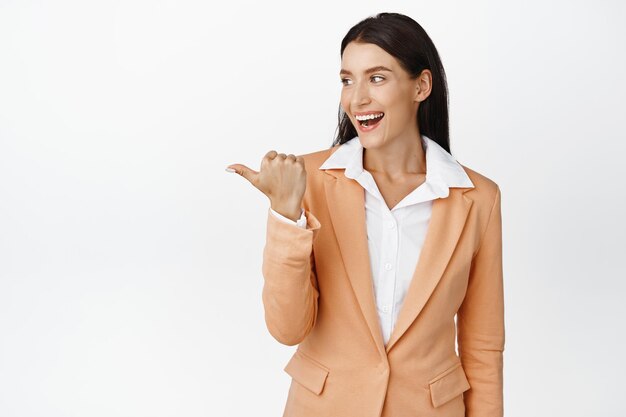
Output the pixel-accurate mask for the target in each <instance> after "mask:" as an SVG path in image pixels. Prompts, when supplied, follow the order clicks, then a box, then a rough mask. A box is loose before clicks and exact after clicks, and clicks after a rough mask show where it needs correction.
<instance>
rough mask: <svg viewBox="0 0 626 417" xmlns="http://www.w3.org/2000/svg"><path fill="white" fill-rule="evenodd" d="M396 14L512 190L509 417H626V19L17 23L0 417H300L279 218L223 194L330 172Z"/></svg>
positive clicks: (394, 6) (215, 14)
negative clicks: (264, 170)
mask: <svg viewBox="0 0 626 417" xmlns="http://www.w3.org/2000/svg"><path fill="white" fill-rule="evenodd" d="M381 11H395V12H400V13H404V14H407V15H409V16H411V17H413V18H414V19H415V20H417V21H418V22H419V23H420V24H421V25H422V26H423V27H424V28H425V29H426V31H427V32H428V34H429V35H430V36H431V38H432V39H433V41H434V43H435V45H436V46H437V48H438V50H439V53H440V55H441V58H442V60H443V64H444V67H445V69H446V72H447V76H448V85H449V90H450V120H451V144H452V152H453V155H455V157H456V158H457V159H458V160H459V162H461V163H463V164H464V165H467V166H469V167H470V168H473V169H475V170H476V171H478V172H480V173H482V174H484V175H486V176H488V177H489V178H491V179H493V180H494V181H496V182H497V183H498V184H499V185H500V188H501V190H502V210H503V222H504V224H503V230H504V232H503V233H504V262H505V265H504V268H505V291H506V304H505V309H506V346H505V353H504V358H505V410H506V416H508V417H522V416H524V417H526V416H534V417H543V416H546V417H548V416H550V417H552V416H556V415H559V416H568V417H579V416H580V417H587V416H603V417H609V416H623V415H624V414H625V413H626V405H624V402H623V399H622V397H621V390H620V388H621V387H622V386H623V381H622V379H623V378H622V374H623V372H624V370H626V369H625V368H626V367H625V362H626V360H625V359H624V355H623V345H624V341H625V337H624V330H625V329H624V324H623V317H624V315H626V303H624V301H623V297H624V293H625V289H626V284H625V278H626V273H625V272H626V271H625V270H626V268H625V267H624V255H623V253H624V249H625V245H624V236H625V235H626V222H625V221H624V217H623V213H624V212H626V203H625V201H624V193H623V191H624V184H623V180H622V179H623V178H624V176H625V175H626V170H625V168H624V164H623V163H622V162H623V155H624V151H625V145H624V143H625V140H626V135H625V133H624V130H623V127H622V124H621V121H622V119H623V113H624V104H623V100H624V96H625V93H626V81H625V80H624V77H623V75H624V74H625V73H626V58H625V54H624V50H625V48H624V43H625V42H624V41H625V40H626V27H625V26H624V25H623V20H624V17H625V16H626V13H625V12H626V6H625V5H624V3H623V2H619V1H608V0H597V1H593V2H592V1H584V2H583V1H564V0H563V1H538V0H526V1H484V0H482V1H476V2H463V1H439V2H434V1H428V2H427V1H413V2H399V1H388V2H384V3H382V2H373V1H348V0H346V1H342V2H332V3H330V2H328V3H316V4H311V5H303V4H296V3H294V2H286V1H285V2H252V1H249V2H239V1H231V2H225V3H223V4H216V3H211V2H206V1H188V0H177V1H137V0H134V1H117V2H116V1H68V0H56V1H49V2H46V1H25V0H20V1H17V0H16V1H10V0H0V415H1V416H7V417H26V416H28V417H31V416H32V417H34V416H45V417H66V416H89V417H117V416H120V417H121V416H129V417H131V416H132V417H144V416H145V417H165V416H186V417H195V416H242V415H255V416H268V417H269V416H278V415H280V414H281V412H282V409H283V406H284V401H285V399H286V396H287V390H288V387H289V383H290V378H289V376H288V375H287V374H286V373H284V372H283V367H284V366H285V364H286V362H287V360H288V359H289V357H290V356H291V354H292V352H293V351H294V349H295V347H289V346H283V345H280V344H279V343H278V342H276V341H275V340H274V339H273V338H272V337H271V336H270V335H269V333H268V332H267V330H266V328H265V323H264V319H263V308H262V303H261V288H262V284H263V279H262V275H261V260H262V250H263V245H264V240H265V227H266V219H267V209H268V207H269V201H268V200H267V198H266V197H265V196H263V195H262V194H261V193H260V192H259V191H258V190H256V189H254V188H253V187H252V186H251V185H250V184H248V183H247V182H246V181H245V180H244V179H243V178H241V177H238V176H237V175H236V174H229V173H227V172H225V171H224V168H225V167H226V166H227V165H228V164H231V163H243V164H246V165H248V166H250V167H251V168H254V169H258V167H259V163H260V161H261V158H262V157H263V155H264V154H265V153H266V152H267V151H268V150H270V149H275V150H277V151H279V152H285V153H294V154H303V153H308V152H313V151H317V150H321V149H324V148H327V147H329V146H330V145H331V142H332V139H333V136H334V134H335V127H336V122H337V109H338V103H339V95H340V88H341V85H340V82H339V76H338V72H339V67H340V58H339V47H340V42H341V39H342V38H343V36H344V35H345V33H346V32H347V31H348V29H349V28H350V27H351V26H352V25H354V24H356V23H357V22H358V21H359V20H361V19H363V18H365V17H367V16H370V15H373V14H375V13H377V12H381Z"/></svg>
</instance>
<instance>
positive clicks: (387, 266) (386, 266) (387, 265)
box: [385, 262, 391, 271]
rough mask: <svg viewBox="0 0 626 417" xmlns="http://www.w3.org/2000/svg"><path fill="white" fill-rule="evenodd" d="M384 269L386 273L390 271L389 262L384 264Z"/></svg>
mask: <svg viewBox="0 0 626 417" xmlns="http://www.w3.org/2000/svg"><path fill="white" fill-rule="evenodd" d="M385 269H386V270H387V271H389V270H390V269H391V264H390V263H389V262H387V263H386V264H385Z"/></svg>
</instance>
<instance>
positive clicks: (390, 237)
mask: <svg viewBox="0 0 626 417" xmlns="http://www.w3.org/2000/svg"><path fill="white" fill-rule="evenodd" d="M381 205H382V207H381V212H382V213H383V221H382V225H381V226H382V233H381V235H382V244H381V246H380V247H381V254H380V256H381V263H380V275H379V276H380V277H381V286H380V294H379V296H380V302H379V309H380V313H381V314H382V318H383V321H384V326H383V328H384V338H385V342H387V341H388V340H389V338H390V337H391V332H392V330H393V325H394V323H393V317H394V313H395V312H394V308H395V304H396V303H395V301H394V299H395V289H396V280H397V270H398V268H397V265H398V224H397V221H396V218H395V217H394V215H393V213H392V212H391V211H390V210H389V208H388V207H387V204H386V203H385V202H384V201H381Z"/></svg>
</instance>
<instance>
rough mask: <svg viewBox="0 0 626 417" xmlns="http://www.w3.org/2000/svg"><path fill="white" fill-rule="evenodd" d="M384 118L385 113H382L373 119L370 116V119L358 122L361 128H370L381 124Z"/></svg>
mask: <svg viewBox="0 0 626 417" xmlns="http://www.w3.org/2000/svg"><path fill="white" fill-rule="evenodd" d="M383 117H385V113H380V114H378V115H376V116H374V117H373V118H372V116H368V118H367V119H365V120H359V119H357V121H358V122H359V124H360V125H361V126H363V127H369V126H374V125H376V124H377V123H378V122H380V121H381V120H382V119H383Z"/></svg>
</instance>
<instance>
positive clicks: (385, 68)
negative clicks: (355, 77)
mask: <svg viewBox="0 0 626 417" xmlns="http://www.w3.org/2000/svg"><path fill="white" fill-rule="evenodd" d="M376 71H389V72H393V71H391V70H390V69H389V68H387V67H385V66H383V65H378V66H376V67H372V68H368V69H366V70H365V73H366V74H371V73H372V72H376ZM344 74H346V75H352V73H351V72H350V71H348V70H347V69H343V68H342V69H341V71H339V75H344Z"/></svg>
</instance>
